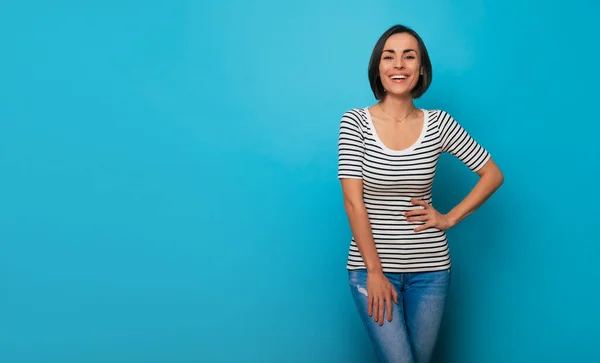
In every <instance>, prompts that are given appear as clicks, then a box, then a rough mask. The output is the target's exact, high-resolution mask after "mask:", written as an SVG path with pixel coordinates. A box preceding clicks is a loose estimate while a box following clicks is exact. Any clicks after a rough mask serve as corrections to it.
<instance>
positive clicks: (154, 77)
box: [0, 0, 600, 363]
mask: <svg viewBox="0 0 600 363" xmlns="http://www.w3.org/2000/svg"><path fill="white" fill-rule="evenodd" d="M598 10H599V6H598V5H593V4H592V2H591V1H584V0H573V1H569V2H567V3H563V4H561V5H560V6H558V5H553V4H552V3H551V2H545V1H539V0H537V1H532V2H529V4H528V5H525V3H521V2H520V1H516V0H510V1H496V2H491V1H488V2H483V1H475V0H472V1H466V0H465V1H453V2H448V1H420V2H418V3H417V2H389V1H373V2H370V5H367V2H364V1H350V2H349V1H345V2H337V3H334V2H323V1H316V0H306V1H301V2H283V1H277V2H275V1H271V2H269V1H257V2H247V1H226V2H217V1H211V2H210V3H209V4H205V2H204V1H195V2H192V1H188V2H170V1H145V2H127V1H106V0H105V1H97V2H75V1H71V2H66V1H59V2H52V3H51V2H42V1H19V2H18V1H8V2H7V1H4V2H3V3H2V5H0V34H1V35H0V44H2V56H1V57H0V82H1V83H0V84H1V86H0V172H1V174H0V175H1V177H0V361H1V362H6V363H30V362H32V363H33V362H35V363H45V362H53V363H54V362H57V363H58V362H60V363H76V362H77V363H79V362H90V363H91V362H111V363H121V362H123V363H130V362H145V363H146V362H169V363H171V362H261V363H267V362H289V363H295V362H344V363H351V362H366V361H369V360H370V359H372V358H373V353H372V351H371V349H370V346H369V343H368V341H367V337H366V335H365V333H364V331H363V329H362V326H361V325H360V324H361V323H360V321H359V319H358V315H357V314H356V311H355V308H354V306H353V303H352V300H351V297H350V295H349V289H348V287H347V281H346V275H345V270H344V267H345V259H346V252H347V248H348V243H349V238H350V234H349V228H348V224H347V220H346V216H345V214H344V210H343V206H342V201H341V194H340V187H339V182H338V181H337V179H336V146H337V132H338V122H339V119H340V117H341V114H342V113H343V112H344V111H345V110H347V109H349V108H352V107H362V106H367V105H370V104H372V103H373V102H374V100H373V98H372V94H371V92H370V90H369V87H368V81H367V75H366V69H367V63H368V59H369V55H370V52H371V50H372V47H373V45H374V43H375V41H376V40H377V38H378V37H379V35H380V34H381V33H382V32H383V31H384V30H385V29H386V28H387V27H388V26H390V25H392V24H395V23H403V24H407V25H410V26H413V27H414V28H415V29H416V30H418V31H419V32H420V33H421V34H422V36H423V38H424V40H425V42H426V44H427V45H428V47H429V51H430V55H431V58H432V61H433V65H434V82H433V84H432V87H431V89H430V91H429V92H428V93H427V94H426V95H425V96H424V97H423V98H422V99H421V100H419V101H418V106H420V107H426V108H443V109H446V110H447V111H449V112H451V113H452V114H453V115H454V116H455V117H456V118H457V119H458V120H459V121H460V122H461V123H462V124H463V125H464V126H465V127H466V128H467V129H468V130H469V131H470V132H471V134H472V135H473V136H475V137H476V138H477V139H478V141H480V142H481V143H482V144H483V145H484V146H486V147H487V148H488V149H489V150H490V151H491V152H492V154H493V156H494V158H495V159H496V161H497V162H498V164H499V165H500V166H501V168H502V170H503V171H504V172H505V176H506V182H505V185H504V186H503V187H502V189H501V190H500V191H499V192H498V193H497V194H496V195H494V196H493V197H492V198H491V199H490V200H489V202H488V203H487V204H485V205H484V206H483V207H482V208H481V209H480V210H479V211H478V212H477V213H476V214H474V215H472V216H471V217H469V218H468V219H466V220H465V221H464V222H463V223H462V224H460V225H459V226H457V227H456V228H455V229H453V230H451V231H450V232H449V236H450V239H451V248H452V257H453V262H454V269H453V271H454V275H453V288H452V294H451V297H450V301H449V306H448V313H447V315H446V319H445V321H444V329H443V332H442V336H441V337H440V344H439V350H438V353H437V362H461V363H470V362H473V363H475V362H477V363H480V362H488V363H493V362H499V363H500V362H545V363H550V362H566V361H569V362H584V361H585V362H590V361H594V360H600V351H598V349H597V326H598V324H600V314H599V313H598V312H597V307H598V306H599V304H600V295H599V293H598V289H597V285H598V281H600V273H599V272H598V267H597V266H598V263H597V259H598V257H599V255H600V247H599V245H600V244H599V243H598V242H600V239H599V238H598V232H597V230H596V227H597V226H598V223H599V222H600V219H599V216H598V209H597V208H598V205H599V202H600V197H599V195H598V188H597V180H598V176H599V174H600V166H599V164H600V163H599V161H598V160H599V156H600V152H599V147H598V142H597V140H598V136H597V135H598V131H599V128H598V112H597V111H596V109H595V108H594V106H595V105H596V102H597V94H598V92H597V85H598V82H599V81H600V77H599V72H598V70H597V63H598V52H597V49H596V46H595V44H597V38H598V30H597V26H596V24H597V20H596V16H595V15H594V14H597V13H598ZM475 181H476V176H475V175H474V174H472V173H470V172H469V171H468V170H467V169H466V168H465V167H464V166H463V165H462V164H460V163H459V162H457V161H456V160H454V159H452V158H451V157H449V156H446V157H444V158H442V162H441V165H440V170H439V174H438V179H437V180H436V182H435V190H434V198H435V201H436V204H437V207H438V208H439V209H440V210H442V211H446V210H448V209H449V208H451V207H452V206H453V205H454V204H455V203H457V202H458V201H459V200H460V199H461V198H462V197H463V196H464V195H465V194H466V193H467V192H468V191H469V188H470V187H471V186H472V185H473V184H474V183H475Z"/></svg>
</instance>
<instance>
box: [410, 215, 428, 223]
mask: <svg viewBox="0 0 600 363" xmlns="http://www.w3.org/2000/svg"><path fill="white" fill-rule="evenodd" d="M430 218H431V217H430V216H429V215H422V216H415V217H408V218H406V220H407V221H409V222H414V221H419V222H422V221H426V220H429V219H430Z"/></svg>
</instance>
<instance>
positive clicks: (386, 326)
mask: <svg viewBox="0 0 600 363" xmlns="http://www.w3.org/2000/svg"><path fill="white" fill-rule="evenodd" d="M385 275H386V276H387V278H388V279H389V280H390V282H391V283H392V285H393V286H394V288H395V289H396V292H397V293H398V304H396V303H395V302H392V321H391V322H390V321H388V315H387V311H386V312H385V315H384V323H383V326H380V325H379V323H377V322H375V320H374V316H369V314H368V310H367V309H368V306H367V303H368V297H367V271H366V270H353V271H348V278H349V282H350V287H351V290H352V296H353V298H354V301H355V303H356V307H357V308H358V312H359V315H360V317H361V319H362V322H363V324H364V326H365V328H366V329H367V333H368V336H369V338H370V340H371V344H372V345H373V348H374V350H375V354H376V355H377V357H378V358H379V361H380V362H382V363H387V362H394V363H429V361H430V360H431V357H432V355H433V349H434V347H435V344H436V340H437V336H438V332H439V329H440V324H441V321H442V316H443V313H444V306H445V302H446V296H447V293H448V288H449V286H450V270H449V269H448V270H443V271H436V272H419V273H386V274H385ZM386 310H387V309H386Z"/></svg>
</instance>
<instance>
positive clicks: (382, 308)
mask: <svg viewBox="0 0 600 363" xmlns="http://www.w3.org/2000/svg"><path fill="white" fill-rule="evenodd" d="M384 312H385V301H384V299H383V298H381V299H379V320H377V321H378V322H379V325H383V313H384Z"/></svg>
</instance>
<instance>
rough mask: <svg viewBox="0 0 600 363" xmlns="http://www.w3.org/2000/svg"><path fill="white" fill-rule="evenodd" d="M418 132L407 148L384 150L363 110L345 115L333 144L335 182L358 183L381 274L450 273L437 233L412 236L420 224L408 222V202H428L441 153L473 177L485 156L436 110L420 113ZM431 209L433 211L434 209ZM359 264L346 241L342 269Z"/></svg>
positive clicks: (443, 242)
mask: <svg viewBox="0 0 600 363" xmlns="http://www.w3.org/2000/svg"><path fill="white" fill-rule="evenodd" d="M422 111H423V113H424V123H423V129H422V131H421V134H420V135H419V138H418V139H417V141H416V142H415V143H414V144H413V145H412V146H410V147H409V148H407V149H404V150H401V151H398V150H391V149H389V148H387V147H386V146H385V145H384V144H383V142H382V141H381V139H380V138H379V137H378V136H377V132H376V130H375V127H374V126H373V120H372V119H371V115H370V113H369V110H368V109H367V108H355V109H352V110H349V111H347V112H345V113H344V114H343V116H342V119H341V123H340V132H339V141H338V178H340V179H342V178H358V179H362V181H363V200H364V203H365V206H366V209H367V213H368V215H369V220H370V223H371V230H372V233H373V239H374V242H375V246H376V248H377V251H378V254H379V258H380V260H381V264H382V268H383V271H384V272H423V271H439V270H444V269H448V268H450V255H449V249H448V242H447V239H446V233H445V231H443V230H440V229H437V228H428V229H426V230H423V231H420V232H415V231H414V228H416V227H417V226H419V225H421V224H423V223H424V222H408V221H407V220H406V217H405V216H404V212H405V211H407V210H412V209H417V208H422V207H420V206H418V205H414V204H412V203H410V200H411V199H412V198H420V199H422V200H424V201H425V202H427V203H430V204H431V203H432V197H431V191H432V185H433V178H434V175H435V171H436V166H437V163H438V159H439V157H440V155H441V154H442V153H443V152H448V153H450V154H452V155H454V156H456V157H457V158H458V159H459V160H461V161H462V162H463V163H464V164H465V165H466V166H468V167H469V168H470V169H471V170H472V171H473V172H475V171H477V170H479V169H480V168H481V167H483V165H484V164H485V163H486V162H487V161H488V160H489V158H490V154H489V153H488V151H487V150H485V149H484V148H483V147H482V146H481V145H480V144H478V143H477V142H476V141H475V140H474V139H473V138H472V137H471V136H470V135H469V134H468V133H467V131H466V130H465V129H464V128H463V127H462V126H461V125H460V124H458V123H457V121H456V120H455V119H454V118H453V117H452V116H450V114H448V113H447V112H445V111H442V110H424V109H422ZM434 207H435V206H434ZM364 268H365V265H364V262H363V259H362V257H361V254H360V252H359V250H358V248H357V245H356V240H355V239H354V237H352V239H351V241H350V248H349V251H348V261H347V269H349V270H356V269H364Z"/></svg>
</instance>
